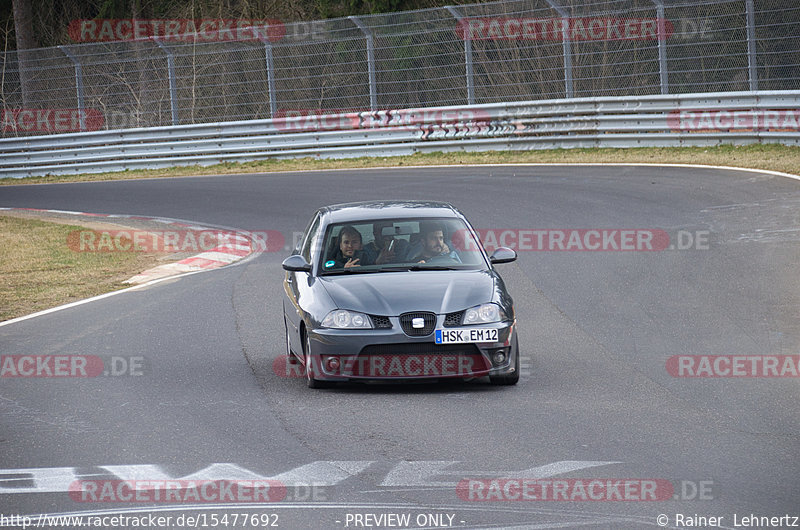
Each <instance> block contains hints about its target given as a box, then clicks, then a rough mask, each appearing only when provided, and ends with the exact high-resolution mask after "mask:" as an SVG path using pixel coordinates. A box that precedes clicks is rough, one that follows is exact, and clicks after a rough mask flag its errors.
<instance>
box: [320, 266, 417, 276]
mask: <svg viewBox="0 0 800 530" xmlns="http://www.w3.org/2000/svg"><path fill="white" fill-rule="evenodd" d="M407 270H408V269H406V268H403V269H392V268H386V269H364V268H361V267H350V268H349V269H339V270H336V271H326V272H323V273H322V276H336V275H339V274H368V273H371V272H400V271H407Z"/></svg>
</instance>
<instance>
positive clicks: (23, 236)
mask: <svg viewBox="0 0 800 530" xmlns="http://www.w3.org/2000/svg"><path fill="white" fill-rule="evenodd" d="M81 229H82V227H80V226H74V225H65V224H55V223H49V222H43V221H39V220H35V219H23V218H19V217H13V216H9V215H0V248H2V259H0V320H7V319H10V318H14V317H18V316H22V315H27V314H30V313H34V312H36V311H40V310H43V309H47V308H50V307H54V306H58V305H61V304H65V303H69V302H72V301H75V300H80V299H83V298H88V297H90V296H95V295H98V294H103V293H106V292H109V291H114V290H117V289H122V288H124V287H129V285H127V284H123V283H122V282H123V281H125V280H127V279H128V278H130V277H131V276H134V275H135V274H137V273H139V272H141V271H143V270H146V269H149V268H150V267H153V266H155V265H158V264H160V263H163V262H162V261H159V258H161V257H163V254H144V253H139V252H97V253H95V252H76V251H73V250H71V249H70V248H69V247H68V246H67V236H68V234H69V233H70V232H72V231H74V230H81Z"/></svg>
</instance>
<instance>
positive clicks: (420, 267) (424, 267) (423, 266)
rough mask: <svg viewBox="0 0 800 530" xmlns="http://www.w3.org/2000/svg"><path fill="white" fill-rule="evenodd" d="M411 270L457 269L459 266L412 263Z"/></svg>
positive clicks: (409, 268)
mask: <svg viewBox="0 0 800 530" xmlns="http://www.w3.org/2000/svg"><path fill="white" fill-rule="evenodd" d="M408 270H410V271H457V270H459V268H458V267H453V266H452V265H426V264H425V263H422V264H419V265H411V266H410V267H408Z"/></svg>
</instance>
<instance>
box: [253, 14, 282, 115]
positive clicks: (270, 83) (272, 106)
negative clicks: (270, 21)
mask: <svg viewBox="0 0 800 530" xmlns="http://www.w3.org/2000/svg"><path fill="white" fill-rule="evenodd" d="M254 29H255V28H254ZM255 32H256V35H258V39H259V40H260V41H261V43H262V44H263V45H264V59H265V61H266V63H267V90H268V91H269V117H270V118H274V117H275V114H277V113H278V102H277V98H276V97H275V62H274V61H273V59H272V43H271V42H270V41H269V32H267V33H266V34H263V35H262V33H261V32H260V31H259V30H257V29H255Z"/></svg>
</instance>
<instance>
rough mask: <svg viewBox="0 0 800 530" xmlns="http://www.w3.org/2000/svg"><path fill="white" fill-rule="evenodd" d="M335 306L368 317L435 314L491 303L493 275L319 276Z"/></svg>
mask: <svg viewBox="0 0 800 530" xmlns="http://www.w3.org/2000/svg"><path fill="white" fill-rule="evenodd" d="M320 280H321V281H322V284H323V285H324V286H325V290H326V291H327V292H328V294H329V295H330V297H331V298H332V299H333V302H334V303H335V304H336V307H338V308H339V309H349V310H351V311H359V312H362V313H367V314H371V315H386V316H398V315H401V314H403V313H407V312H410V311H432V312H434V313H437V314H444V313H451V312H454V311H460V310H462V309H466V308H468V307H472V306H474V305H478V304H483V303H486V302H491V301H492V296H493V293H494V289H495V278H494V272H492V271H480V270H475V271H471V270H460V271H409V272H383V273H373V274H354V275H348V276H329V277H324V276H323V277H321V278H320Z"/></svg>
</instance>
